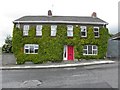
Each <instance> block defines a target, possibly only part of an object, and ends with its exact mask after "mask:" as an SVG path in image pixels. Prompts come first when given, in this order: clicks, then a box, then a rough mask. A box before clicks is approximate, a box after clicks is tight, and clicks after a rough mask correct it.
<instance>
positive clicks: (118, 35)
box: [112, 32, 120, 40]
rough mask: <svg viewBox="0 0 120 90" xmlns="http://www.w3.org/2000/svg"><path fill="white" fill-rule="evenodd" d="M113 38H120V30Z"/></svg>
mask: <svg viewBox="0 0 120 90" xmlns="http://www.w3.org/2000/svg"><path fill="white" fill-rule="evenodd" d="M112 39H113V40H120V32H118V33H116V34H115V35H114V36H112Z"/></svg>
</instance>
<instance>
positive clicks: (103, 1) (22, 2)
mask: <svg viewBox="0 0 120 90" xmlns="http://www.w3.org/2000/svg"><path fill="white" fill-rule="evenodd" d="M118 1H119V0H1V1H0V31H1V32H0V46H2V45H3V44H4V40H5V38H6V36H7V35H11V36H12V31H13V23H12V21H14V20H15V19H18V18H20V17H22V16H26V15H47V11H48V10H49V9H51V10H52V12H53V15H61V16H91V14H92V12H96V13H97V17H99V18H101V19H103V20H105V21H106V22H108V23H109V25H108V26H107V27H108V29H109V32H110V33H113V34H114V33H117V32H118Z"/></svg>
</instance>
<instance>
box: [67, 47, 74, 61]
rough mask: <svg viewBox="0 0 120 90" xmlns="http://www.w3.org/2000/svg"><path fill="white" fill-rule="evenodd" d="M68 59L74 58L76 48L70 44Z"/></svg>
mask: <svg viewBox="0 0 120 90" xmlns="http://www.w3.org/2000/svg"><path fill="white" fill-rule="evenodd" d="M68 60H74V48H73V46H68Z"/></svg>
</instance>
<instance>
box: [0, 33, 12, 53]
mask: <svg viewBox="0 0 120 90" xmlns="http://www.w3.org/2000/svg"><path fill="white" fill-rule="evenodd" d="M2 52H5V53H12V37H11V36H10V35H8V36H7V37H6V39H5V44H4V45H3V46H2Z"/></svg>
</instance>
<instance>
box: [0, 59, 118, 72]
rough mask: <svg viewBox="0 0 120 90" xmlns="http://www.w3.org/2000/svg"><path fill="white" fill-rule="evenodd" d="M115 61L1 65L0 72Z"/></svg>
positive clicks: (111, 61)
mask: <svg viewBox="0 0 120 90" xmlns="http://www.w3.org/2000/svg"><path fill="white" fill-rule="evenodd" d="M115 62H117V61H113V60H81V61H63V62H61V63H51V62H48V63H46V64H33V63H25V64H22V65H3V66H0V69H2V70H16V69H17V70H21V69H47V68H65V67H78V66H89V65H101V64H112V63H115Z"/></svg>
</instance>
